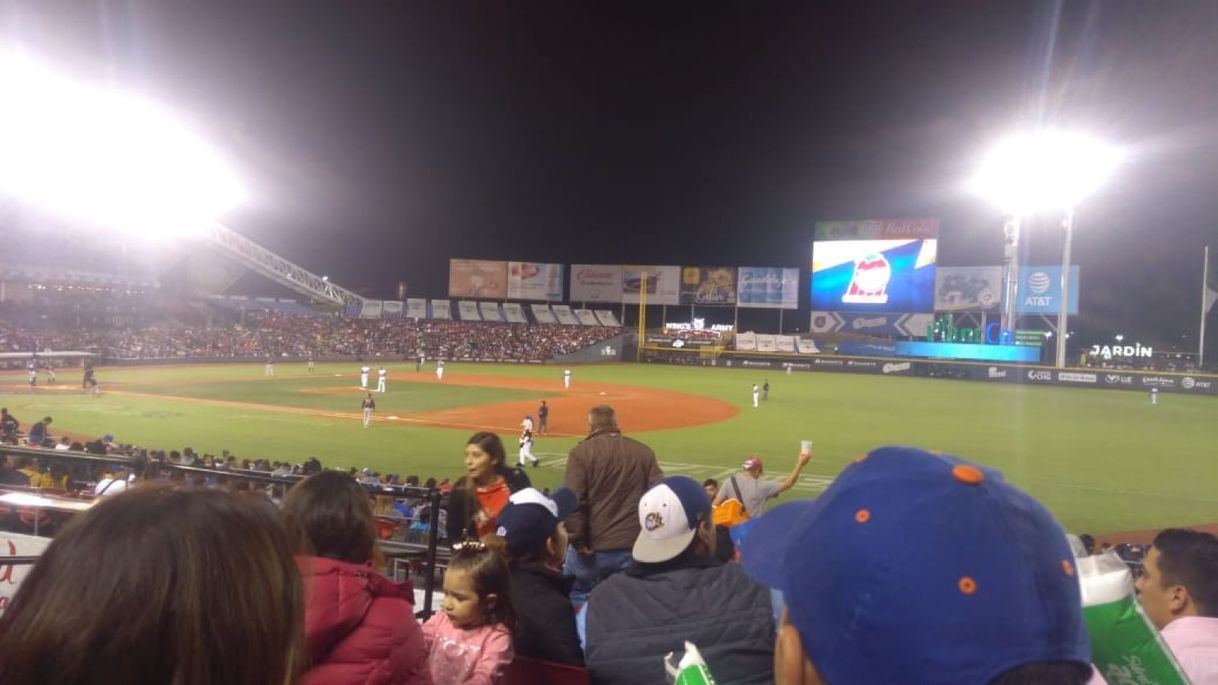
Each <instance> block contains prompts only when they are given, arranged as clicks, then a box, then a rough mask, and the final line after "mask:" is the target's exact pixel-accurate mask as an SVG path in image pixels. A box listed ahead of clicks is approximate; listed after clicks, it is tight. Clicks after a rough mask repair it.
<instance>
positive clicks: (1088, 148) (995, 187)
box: [969, 129, 1123, 216]
mask: <svg viewBox="0 0 1218 685" xmlns="http://www.w3.org/2000/svg"><path fill="white" fill-rule="evenodd" d="M1122 157H1123V155H1122V153H1121V151H1120V150H1118V149H1117V148H1116V147H1114V146H1112V145H1109V144H1107V143H1105V142H1103V141H1101V140H1100V139H1098V138H1096V137H1094V136H1091V135H1088V134H1085V133H1079V132H1073V131H1062V130H1052V129H1044V130H1037V131H1033V132H1031V133H1024V134H1019V135H1014V136H1010V137H1008V138H1004V139H1002V140H1000V141H999V142H998V143H997V144H996V145H994V147H993V148H991V149H990V150H989V152H988V153H987V154H986V155H985V157H984V158H983V159H982V162H981V165H980V167H979V168H978V171H977V173H976V175H975V176H974V177H973V178H972V180H971V181H970V183H969V185H970V187H971V189H972V191H973V192H975V193H977V194H978V195H981V196H982V197H984V198H986V199H988V200H989V201H990V202H993V203H994V204H995V205H996V206H997V207H998V208H1000V209H1001V210H1003V211H1004V212H1006V213H1007V214H1009V215H1012V216H1025V215H1028V214H1033V213H1035V212H1038V211H1051V210H1061V211H1066V210H1070V209H1073V208H1074V207H1076V206H1077V205H1078V203H1079V202H1081V201H1082V200H1083V199H1084V198H1086V197H1087V196H1088V195H1091V194H1092V193H1094V192H1095V191H1096V190H1097V189H1099V187H1100V186H1101V185H1103V183H1104V181H1105V180H1106V179H1107V178H1108V177H1109V176H1110V175H1111V174H1112V172H1113V171H1114V170H1115V169H1116V167H1117V166H1118V165H1119V164H1120V162H1121V159H1122Z"/></svg>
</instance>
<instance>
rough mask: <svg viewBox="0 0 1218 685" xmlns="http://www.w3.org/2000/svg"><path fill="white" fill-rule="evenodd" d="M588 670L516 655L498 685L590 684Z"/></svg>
mask: <svg viewBox="0 0 1218 685" xmlns="http://www.w3.org/2000/svg"><path fill="white" fill-rule="evenodd" d="M591 683H592V679H591V678H589V677H588V670H587V669H584V668H579V667H577V666H568V665H567V664H556V663H553V662H551V661H541V660H540V659H530V658H529V657H527V656H518V657H516V658H515V659H513V660H512V663H511V664H509V665H508V668H507V671H506V672H505V673H504V675H503V680H502V681H500V685H591Z"/></svg>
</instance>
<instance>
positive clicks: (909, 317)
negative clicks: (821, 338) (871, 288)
mask: <svg viewBox="0 0 1218 685" xmlns="http://www.w3.org/2000/svg"><path fill="white" fill-rule="evenodd" d="M934 321H935V317H934V315H933V314H852V313H848V312H815V311H814V312H812V313H811V318H810V319H809V326H810V328H809V329H808V330H810V331H811V332H813V333H838V332H843V333H862V334H865V335H885V336H889V337H898V338H899V337H905V338H916V337H920V336H925V335H926V327H927V326H929V325H932V324H933V323H934Z"/></svg>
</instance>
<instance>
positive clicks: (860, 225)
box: [813, 219, 939, 240]
mask: <svg viewBox="0 0 1218 685" xmlns="http://www.w3.org/2000/svg"><path fill="white" fill-rule="evenodd" d="M938 237H939V220H938V219H864V220H862V221H818V222H817V223H816V229H815V234H814V238H813V239H814V240H925V239H930V240H934V239H937V238H938Z"/></svg>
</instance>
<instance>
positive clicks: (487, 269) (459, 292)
mask: <svg viewBox="0 0 1218 685" xmlns="http://www.w3.org/2000/svg"><path fill="white" fill-rule="evenodd" d="M507 272H508V263H507V262H492V261H487V260H485V259H450V260H448V296H449V297H474V298H478V299H483V300H502V299H505V298H506V297H507Z"/></svg>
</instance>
